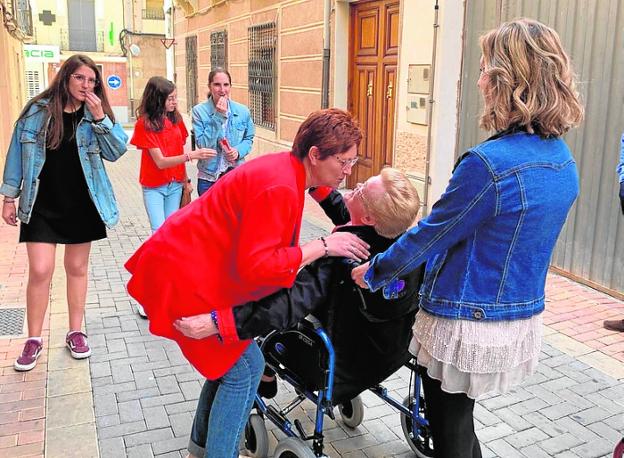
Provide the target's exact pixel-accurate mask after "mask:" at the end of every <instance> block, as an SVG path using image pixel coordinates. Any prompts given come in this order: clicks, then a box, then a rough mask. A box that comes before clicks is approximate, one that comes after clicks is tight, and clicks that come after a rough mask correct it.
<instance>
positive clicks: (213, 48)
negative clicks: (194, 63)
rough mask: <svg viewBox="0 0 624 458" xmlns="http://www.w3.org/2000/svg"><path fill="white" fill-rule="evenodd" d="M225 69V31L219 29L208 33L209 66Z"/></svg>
mask: <svg viewBox="0 0 624 458" xmlns="http://www.w3.org/2000/svg"><path fill="white" fill-rule="evenodd" d="M217 67H221V68H225V69H227V32H226V31H225V30H220V31H218V32H212V33H211V34H210V68H217Z"/></svg>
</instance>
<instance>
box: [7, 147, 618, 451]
mask: <svg viewBox="0 0 624 458" xmlns="http://www.w3.org/2000/svg"><path fill="white" fill-rule="evenodd" d="M138 162H139V154H138V153H137V152H136V151H134V150H130V151H129V152H128V153H127V154H126V155H125V156H124V157H122V158H121V159H120V160H119V161H118V163H115V164H107V166H108V170H109V173H110V176H111V179H112V181H113V185H114V188H115V191H116V195H117V199H118V201H119V204H120V208H121V220H120V223H119V225H118V226H117V227H116V228H115V229H114V230H110V231H109V232H108V235H109V237H108V239H106V240H102V241H99V242H96V243H94V245H93V250H92V255H91V277H90V283H89V293H88V298H87V311H86V332H87V334H88V335H89V338H90V343H91V346H92V348H93V355H92V356H91V358H90V359H89V360H87V361H75V360H73V359H71V358H70V356H69V354H68V353H67V351H66V349H65V348H64V340H63V337H64V334H65V332H66V326H67V325H66V318H67V310H66V308H67V307H66V305H65V299H64V297H65V296H64V295H65V291H64V284H65V277H64V272H63V271H62V269H61V268H57V272H56V273H55V277H54V280H53V290H52V300H51V306H50V311H49V320H48V321H47V323H49V325H48V326H46V328H47V331H46V332H47V334H45V335H44V337H45V339H46V341H45V342H46V346H45V351H46V354H45V355H44V356H43V357H42V358H41V359H40V363H39V365H38V366H37V368H36V369H35V370H34V371H33V372H29V373H26V374H21V373H16V372H14V371H13V367H12V365H13V361H14V359H15V357H16V355H17V354H18V353H19V351H21V347H22V345H23V342H24V339H23V338H20V339H6V338H3V339H0V368H1V369H0V370H1V376H0V458H1V457H7V458H8V457H11V458H13V457H17V456H44V450H45V456H48V457H54V458H57V457H66V456H80V457H97V456H100V457H102V458H114V457H132V458H149V457H152V456H158V457H167V458H174V457H175V458H177V457H185V456H186V452H185V448H186V445H187V443H188V436H189V431H190V428H191V423H192V419H193V414H194V410H195V407H196V401H197V398H198V396H199V392H200V389H201V386H202V378H201V376H200V375H199V374H198V373H197V372H195V371H194V370H193V369H192V367H191V366H190V365H189V364H188V363H187V362H186V360H185V359H184V358H183V357H182V355H181V353H180V351H179V350H178V348H177V346H176V345H175V344H174V343H173V342H171V341H167V340H165V339H162V338H156V337H154V336H151V335H150V334H149V332H148V329H147V324H148V323H147V321H146V320H143V319H141V318H140V317H139V316H138V315H137V314H136V312H135V310H136V309H135V304H134V303H133V302H132V301H131V300H130V299H129V297H128V296H127V294H126V291H125V286H124V285H125V282H126V281H127V279H128V274H127V272H126V271H125V270H124V268H123V264H124V262H125V261H126V259H127V258H128V257H129V255H130V254H131V253H132V252H133V251H134V250H135V249H136V248H137V247H138V246H139V245H140V244H141V242H142V241H143V240H145V238H146V237H147V236H148V234H149V226H148V222H147V217H146V215H145V210H144V207H143V201H142V194H141V191H140V187H139V184H138V179H137V176H138ZM189 169H190V168H189ZM328 227H329V226H328V220H326V219H324V218H323V216H322V215H321V213H320V210H319V209H318V207H315V204H314V203H312V202H309V205H307V207H306V219H305V222H304V228H303V234H302V238H303V239H304V240H306V239H310V238H314V237H317V236H318V235H320V234H322V233H324V232H325V231H326V230H327V229H328ZM17 232H18V231H17V230H16V229H15V228H10V227H7V226H6V225H3V226H2V228H1V229H0V253H1V254H2V257H1V259H2V260H1V261H0V284H2V288H1V289H0V307H24V306H25V294H24V291H25V284H26V272H27V269H26V267H25V265H26V264H25V262H26V261H25V250H24V247H23V246H19V247H17V248H15V246H16V244H15V242H16V240H17ZM59 252H62V250H59ZM57 266H59V267H60V266H62V262H60V263H57ZM189 268H192V266H190V265H189ZM548 300H549V302H548V305H547V312H546V314H545V315H544V321H545V326H544V333H545V339H544V341H545V343H544V346H543V351H542V354H541V361H540V365H539V367H538V371H537V373H536V374H535V375H534V376H533V377H531V378H530V379H529V380H527V381H526V383H524V384H523V385H522V386H520V387H518V388H517V389H515V390H513V391H512V392H511V393H509V394H507V395H503V396H492V397H488V398H487V399H484V400H481V401H479V402H478V404H477V407H476V413H475V417H476V419H477V428H478V436H479V439H480V440H481V442H482V449H483V456H484V457H501V458H514V457H528V458H541V457H557V458H574V457H580V458H598V457H607V456H610V452H611V451H612V449H613V447H614V445H615V443H616V441H618V440H619V439H621V438H622V435H623V434H624V414H623V412H624V364H623V361H624V335H622V334H617V333H613V332H609V331H606V330H604V329H602V326H601V323H602V320H604V319H609V318H610V317H617V316H623V315H624V304H623V303H622V302H620V301H617V300H616V299H614V298H612V297H609V296H606V295H604V294H601V293H599V292H596V291H594V290H591V289H589V288H586V287H584V286H581V285H579V284H577V283H574V282H572V281H570V280H567V279H565V278H563V277H559V276H556V275H550V276H549V283H548ZM48 336H49V337H48ZM409 378H410V374H409V371H407V370H406V369H403V370H401V371H399V372H398V373H397V374H395V375H394V376H392V377H391V378H390V379H389V380H388V381H387V387H388V388H389V390H390V391H391V392H392V394H394V395H396V397H397V398H399V399H403V397H404V396H405V395H406V394H407V386H408V382H409ZM290 395H292V393H291V392H290V390H289V389H288V387H287V386H286V385H281V386H280V392H279V395H278V396H277V398H276V399H275V401H276V402H277V403H283V402H284V401H287V400H288V399H289V396H290ZM363 399H364V403H365V406H366V411H365V420H364V422H363V424H362V425H361V426H360V427H358V428H356V429H349V428H347V427H346V426H344V425H343V424H342V423H341V422H340V421H332V420H330V419H327V422H326V430H325V437H326V442H325V443H326V453H327V454H328V455H329V456H330V457H350V458H355V457H368V458H373V457H394V456H397V457H408V456H413V454H412V452H411V450H410V448H409V446H408V445H407V443H406V442H405V440H404V437H403V433H402V430H401V424H400V417H399V415H398V413H397V412H396V411H395V410H393V409H392V407H390V406H388V405H387V404H384V403H383V402H381V401H380V400H379V399H378V398H377V397H375V396H374V395H372V394H370V393H365V394H364V395H363ZM282 405H283V404H282ZM314 414H315V411H314V406H313V405H312V404H311V403H305V404H303V406H301V407H299V408H298V409H297V410H296V411H295V414H294V417H293V418H299V419H301V420H302V422H303V426H304V428H305V429H306V431H310V430H311V429H312V425H313V421H312V419H313V418H314ZM268 427H269V437H270V442H271V451H272V450H273V449H274V447H275V445H276V444H277V441H278V440H279V439H280V438H282V437H283V435H282V434H281V433H279V432H278V431H276V429H275V428H274V427H272V426H270V425H268Z"/></svg>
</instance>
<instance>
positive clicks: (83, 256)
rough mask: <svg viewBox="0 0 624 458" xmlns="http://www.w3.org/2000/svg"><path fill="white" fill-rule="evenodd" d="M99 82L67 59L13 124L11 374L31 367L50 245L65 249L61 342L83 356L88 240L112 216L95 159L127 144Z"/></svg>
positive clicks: (5, 186) (7, 177)
mask: <svg viewBox="0 0 624 458" xmlns="http://www.w3.org/2000/svg"><path fill="white" fill-rule="evenodd" d="M101 81H102V77H101V75H100V71H99V70H98V68H97V66H96V65H95V62H93V60H91V59H90V58H89V57H87V56H84V55H79V54H77V55H74V56H71V57H70V58H69V59H67V60H66V61H65V62H64V63H63V65H62V66H61V68H60V70H59V72H58V74H57V75H56V77H55V78H54V81H52V84H51V85H50V87H49V88H48V89H46V90H45V91H43V92H42V93H41V94H40V95H38V96H37V97H35V98H33V99H32V100H31V101H30V102H29V103H28V104H27V105H26V107H25V108H24V110H23V111H22V113H21V115H20V117H19V119H18V120H17V122H16V124H15V130H14V131H13V137H12V139H11V144H10V146H9V151H8V153H7V158H6V165H5V169H4V177H3V183H2V187H0V194H3V195H4V196H5V197H4V202H3V205H2V218H3V219H4V221H5V222H6V223H8V224H10V225H12V226H16V225H17V219H18V218H19V219H20V221H21V226H20V236H19V240H20V242H25V243H26V250H27V252H28V265H29V268H28V286H27V287H26V307H27V312H28V340H27V341H26V343H25V345H24V349H23V352H22V354H21V355H20V357H19V358H17V360H16V361H15V369H16V370H18V371H28V370H31V369H32V368H33V367H35V365H36V364H37V358H38V357H39V355H40V354H41V351H42V348H43V342H42V339H41V329H42V326H43V321H44V318H45V313H46V309H47V306H48V297H49V291H50V282H51V280H52V274H53V272H54V258H55V253H56V245H57V244H58V243H62V244H65V260H64V265H65V272H66V274H67V301H68V305H69V332H68V333H67V337H66V344H67V347H68V348H69V350H70V353H71V355H72V356H73V357H74V358H76V359H83V358H87V357H89V356H90V355H91V349H90V348H89V344H88V342H87V336H86V335H85V334H84V333H83V332H82V331H81V329H82V318H83V315H84V307H85V299H86V293H87V270H88V264H89V252H90V249H91V242H92V241H94V240H99V239H103V238H105V237H106V226H108V227H112V226H113V225H114V224H115V223H116V222H117V220H118V218H119V212H118V210H117V204H116V202H115V196H114V194H113V189H112V186H111V183H110V181H109V179H108V176H107V174H106V170H105V169H104V164H103V163H102V159H106V160H108V161H115V160H117V159H118V158H119V157H120V156H121V155H122V154H123V153H124V152H125V151H126V141H127V136H126V134H125V133H124V131H123V130H122V128H121V126H119V124H116V123H115V118H114V116H113V111H112V110H111V107H110V104H109V103H108V99H107V97H106V92H105V91H104V88H103V87H102V84H101ZM18 197H19V208H17V209H16V206H15V199H17V198H18Z"/></svg>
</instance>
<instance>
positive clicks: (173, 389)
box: [156, 375, 180, 394]
mask: <svg viewBox="0 0 624 458" xmlns="http://www.w3.org/2000/svg"><path fill="white" fill-rule="evenodd" d="M156 384H157V385H158V390H159V391H160V394H171V393H179V392H180V386H179V385H178V381H177V379H176V378H175V376H173V375H168V376H166V377H158V378H157V379H156Z"/></svg>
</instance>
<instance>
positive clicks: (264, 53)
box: [248, 22, 277, 130]
mask: <svg viewBox="0 0 624 458" xmlns="http://www.w3.org/2000/svg"><path fill="white" fill-rule="evenodd" d="M248 32H249V109H250V111H251V115H252V117H253V120H254V123H256V125H259V126H262V127H266V128H267V129H271V130H275V97H274V94H275V48H276V43H277V27H276V25H275V22H267V23H266V24H258V25H253V26H251V27H249V29H248Z"/></svg>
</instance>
